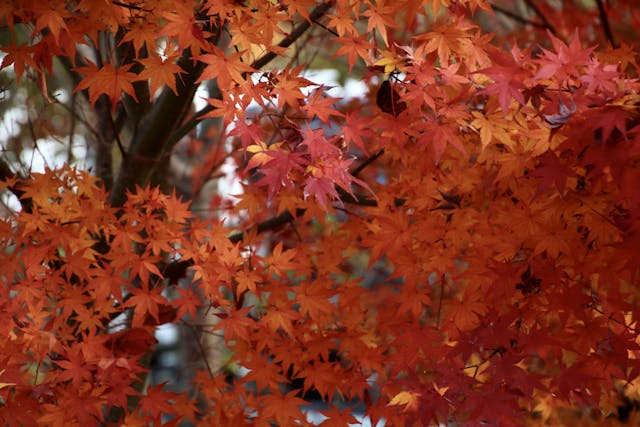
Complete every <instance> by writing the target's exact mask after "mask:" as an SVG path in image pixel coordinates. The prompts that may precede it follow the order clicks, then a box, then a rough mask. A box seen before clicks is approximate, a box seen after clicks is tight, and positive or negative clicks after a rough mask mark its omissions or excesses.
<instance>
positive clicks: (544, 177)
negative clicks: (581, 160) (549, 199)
mask: <svg viewBox="0 0 640 427" xmlns="http://www.w3.org/2000/svg"><path fill="white" fill-rule="evenodd" d="M538 159H539V160H540V164H539V165H538V166H537V167H536V170H535V171H534V172H533V176H535V177H537V178H540V180H539V182H538V193H540V192H542V191H544V190H547V189H548V188H549V187H550V186H551V185H552V184H553V185H555V187H556V188H557V189H558V192H560V194H561V195H564V194H565V186H566V183H567V179H568V178H571V177H574V176H576V174H575V172H574V171H573V170H572V169H571V168H569V167H568V166H567V165H566V163H563V162H561V161H560V159H559V158H558V156H556V155H555V153H553V152H552V151H547V152H545V153H544V154H543V155H542V156H540V157H539V158H538Z"/></svg>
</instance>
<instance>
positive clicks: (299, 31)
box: [170, 1, 333, 144]
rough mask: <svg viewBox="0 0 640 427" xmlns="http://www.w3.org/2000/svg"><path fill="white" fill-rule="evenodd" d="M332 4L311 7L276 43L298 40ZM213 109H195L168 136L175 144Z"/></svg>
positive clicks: (261, 61)
mask: <svg viewBox="0 0 640 427" xmlns="http://www.w3.org/2000/svg"><path fill="white" fill-rule="evenodd" d="M332 6H333V1H326V2H324V3H322V4H320V5H318V6H316V8H315V9H313V10H312V11H311V13H310V14H309V19H310V21H303V22H301V23H300V24H298V25H297V26H296V27H295V28H294V29H293V30H292V31H291V33H290V34H289V35H288V36H287V37H285V38H284V39H283V40H282V41H281V42H280V43H278V47H282V48H287V47H289V46H291V45H292V44H293V43H294V42H295V41H296V40H298V39H299V38H300V37H301V36H302V35H303V34H304V33H305V31H307V30H308V29H309V28H310V27H311V25H312V24H313V22H314V21H317V20H318V19H320V18H321V17H322V16H324V15H325V14H326V13H327V11H328V10H329V9H330V8H331V7H332ZM276 56H277V55H276V54H275V53H273V52H267V53H266V54H264V55H263V56H261V57H260V58H258V59H256V60H255V61H253V63H252V64H251V67H252V68H253V69H256V70H259V69H260V68H262V67H264V66H265V65H267V64H268V63H269V62H271V61H272V60H273V59H274V58H276ZM215 89H217V92H216V91H215V90H212V91H211V94H212V95H215V96H213V97H215V98H218V99H220V98H221V96H222V94H221V93H220V90H219V89H218V88H217V87H216V88H215ZM214 109H215V107H213V106H211V105H207V106H206V107H204V108H202V109H201V110H199V111H197V112H196V113H195V114H194V115H193V116H192V117H191V118H190V119H189V120H187V122H186V123H185V124H183V125H182V126H180V127H179V128H178V129H176V131H175V132H173V134H172V135H171V138H170V140H171V141H172V143H174V144H175V143H176V142H177V141H179V140H180V138H182V137H183V136H185V135H186V134H188V133H189V132H190V131H191V129H193V128H195V127H196V126H197V125H198V123H199V122H200V120H202V116H204V115H205V114H207V113H210V112H211V111H213V110H214Z"/></svg>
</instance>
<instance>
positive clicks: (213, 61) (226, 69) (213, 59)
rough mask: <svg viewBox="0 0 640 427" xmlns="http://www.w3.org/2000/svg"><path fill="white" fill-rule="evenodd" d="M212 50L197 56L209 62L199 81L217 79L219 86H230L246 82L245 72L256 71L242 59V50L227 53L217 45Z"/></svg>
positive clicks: (203, 61) (206, 62)
mask: <svg viewBox="0 0 640 427" xmlns="http://www.w3.org/2000/svg"><path fill="white" fill-rule="evenodd" d="M210 52H211V53H207V54H204V55H199V56H197V57H196V59H198V60H199V61H201V62H202V63H204V64H207V67H206V68H205V69H204V71H203V72H202V75H201V76H200V78H199V79H198V82H203V81H205V80H209V79H217V81H218V86H219V87H221V88H228V87H231V86H232V85H233V84H244V83H245V80H244V76H243V74H244V73H249V72H253V71H255V70H254V69H253V68H251V66H249V65H247V64H245V63H244V62H243V61H242V53H241V52H237V53H233V54H231V55H227V54H225V53H224V52H223V51H222V50H220V49H219V48H217V47H214V48H212V49H211V50H210Z"/></svg>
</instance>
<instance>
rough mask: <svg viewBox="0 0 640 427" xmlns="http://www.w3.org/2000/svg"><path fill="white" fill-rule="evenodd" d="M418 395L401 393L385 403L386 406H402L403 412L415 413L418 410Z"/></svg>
mask: <svg viewBox="0 0 640 427" xmlns="http://www.w3.org/2000/svg"><path fill="white" fill-rule="evenodd" d="M419 397H420V393H416V392H412V391H401V392H400V393H398V394H396V395H395V396H393V398H392V399H391V400H390V401H389V403H387V405H388V406H394V405H404V410H405V411H415V410H416V409H418V402H419V400H418V398H419Z"/></svg>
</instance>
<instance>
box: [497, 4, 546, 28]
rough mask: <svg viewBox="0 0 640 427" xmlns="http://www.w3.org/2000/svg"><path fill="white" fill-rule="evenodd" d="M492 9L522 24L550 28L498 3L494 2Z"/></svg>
mask: <svg viewBox="0 0 640 427" xmlns="http://www.w3.org/2000/svg"><path fill="white" fill-rule="evenodd" d="M491 9H493V10H494V11H496V12H498V13H500V14H502V15H504V16H506V17H508V18H511V19H513V20H514V21H516V22H518V23H520V24H523V25H531V26H532V27H536V28H543V29H544V28H548V27H547V26H546V25H545V24H543V23H540V22H534V21H531V20H529V19H527V18H524V17H522V16H520V15H518V14H517V13H513V12H511V11H510V10H507V9H503V8H502V7H500V6H496V5H494V4H492V5H491Z"/></svg>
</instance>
